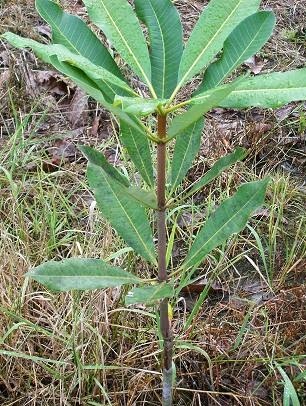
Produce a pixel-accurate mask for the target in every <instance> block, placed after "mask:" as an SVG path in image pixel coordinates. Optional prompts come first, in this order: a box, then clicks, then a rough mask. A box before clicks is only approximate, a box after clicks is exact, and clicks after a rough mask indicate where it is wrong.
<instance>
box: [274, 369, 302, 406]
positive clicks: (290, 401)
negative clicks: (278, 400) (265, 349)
mask: <svg viewBox="0 0 306 406" xmlns="http://www.w3.org/2000/svg"><path fill="white" fill-rule="evenodd" d="M276 367H277V369H278V372H279V373H280V374H281V376H282V378H283V382H284V397H283V406H300V405H301V403H300V401H299V397H298V395H297V393H296V390H295V387H294V386H293V383H292V382H291V380H290V378H289V376H288V375H287V374H286V372H285V371H284V369H283V368H282V367H281V366H280V365H278V364H277V363H276Z"/></svg>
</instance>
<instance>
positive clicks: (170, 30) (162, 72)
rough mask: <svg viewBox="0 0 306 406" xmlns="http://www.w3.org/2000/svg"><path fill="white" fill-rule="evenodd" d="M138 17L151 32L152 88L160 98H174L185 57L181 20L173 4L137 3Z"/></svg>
mask: <svg viewBox="0 0 306 406" xmlns="http://www.w3.org/2000/svg"><path fill="white" fill-rule="evenodd" d="M135 9H136V13H137V15H138V17H139V18H140V19H141V20H142V21H143V22H144V23H145V24H146V26H147V27H148V30H149V39H150V59H151V66H152V85H153V88H154V90H155V92H156V94H157V97H160V98H168V97H170V96H171V93H172V92H173V90H174V88H175V86H176V84H177V77H178V69H179V65H180V61H181V57H182V53H183V30H182V24H181V20H180V16H179V14H178V12H177V10H176V8H175V6H174V4H173V3H172V1H170V0H163V1H160V0H146V1H143V0H135Z"/></svg>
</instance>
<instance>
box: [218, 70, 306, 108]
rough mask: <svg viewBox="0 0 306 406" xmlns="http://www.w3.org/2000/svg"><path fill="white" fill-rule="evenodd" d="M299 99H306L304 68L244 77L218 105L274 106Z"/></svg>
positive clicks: (235, 106) (240, 106) (234, 106)
mask: <svg viewBox="0 0 306 406" xmlns="http://www.w3.org/2000/svg"><path fill="white" fill-rule="evenodd" d="M299 100H306V68H302V69H296V70H291V71H288V72H275V73H267V74H264V75H257V76H255V77H252V78H249V79H246V80H244V81H242V82H240V84H239V85H238V86H237V88H236V89H235V90H234V91H233V92H232V94H230V95H228V96H227V97H226V98H225V99H224V100H222V101H221V102H220V106H222V107H229V108H243V107H267V108H276V107H280V106H283V105H284V104H287V103H290V102H292V101H299Z"/></svg>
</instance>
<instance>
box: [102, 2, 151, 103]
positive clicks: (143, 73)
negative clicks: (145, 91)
mask: <svg viewBox="0 0 306 406" xmlns="http://www.w3.org/2000/svg"><path fill="white" fill-rule="evenodd" d="M99 1H100V3H101V4H102V7H103V9H104V10H105V12H106V14H107V15H108V17H109V18H110V20H111V22H112V24H113V27H114V28H115V29H116V31H117V33H118V34H119V36H120V38H121V40H122V41H123V43H124V44H125V46H126V47H127V49H128V50H129V52H130V54H131V55H132V57H133V59H134V62H135V63H136V65H137V66H138V68H139V70H140V71H141V73H142V75H143V77H144V79H145V81H146V83H147V85H148V87H149V89H150V90H151V92H152V90H153V88H152V84H151V82H150V80H149V79H148V77H147V75H146V73H145V71H144V70H143V68H142V66H141V65H140V64H139V62H138V60H137V58H136V57H135V55H134V53H133V51H132V49H131V48H130V46H129V44H128V43H127V42H126V40H125V38H124V36H123V35H122V34H121V31H120V29H119V28H118V26H117V24H116V21H114V19H113V18H112V16H111V14H110V13H109V11H108V9H107V8H106V7H105V6H104V3H103V1H102V0H99ZM152 96H153V97H154V98H155V99H156V98H157V96H156V94H155V92H154V90H153V93H152Z"/></svg>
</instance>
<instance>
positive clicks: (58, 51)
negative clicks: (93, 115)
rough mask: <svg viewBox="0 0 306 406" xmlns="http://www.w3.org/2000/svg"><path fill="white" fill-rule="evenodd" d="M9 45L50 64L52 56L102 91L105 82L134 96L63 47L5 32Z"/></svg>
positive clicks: (115, 79) (118, 82)
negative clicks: (82, 75)
mask: <svg viewBox="0 0 306 406" xmlns="http://www.w3.org/2000/svg"><path fill="white" fill-rule="evenodd" d="M2 37H3V38H4V39H6V40H7V41H8V42H9V43H10V44H12V45H13V46H15V47H17V48H31V49H32V51H33V52H34V53H35V54H37V55H38V57H39V58H41V59H42V60H43V61H46V62H50V58H51V57H52V56H56V57H57V59H58V60H59V61H60V62H68V63H69V64H70V65H72V66H74V67H76V68H78V69H80V70H82V71H83V72H85V73H86V75H87V76H88V77H89V78H90V79H91V80H92V81H94V82H95V83H96V84H99V82H100V83H101V86H102V89H101V90H103V86H104V84H105V82H107V83H108V84H109V85H110V86H111V85H113V86H115V88H116V89H118V88H120V89H121V90H122V92H123V93H124V94H130V95H135V93H134V91H133V90H132V89H131V88H130V87H129V86H128V85H127V84H126V83H125V82H124V81H122V80H121V79H119V78H118V77H117V76H115V75H113V74H112V73H111V72H109V71H108V70H106V69H104V68H102V67H101V66H97V65H94V64H93V63H92V62H90V61H89V60H88V59H86V58H84V57H83V56H82V55H76V54H74V53H72V52H71V51H69V49H67V48H65V47H64V46H63V45H58V44H55V45H44V44H41V43H40V42H37V41H34V40H32V39H29V38H23V37H19V36H18V35H15V34H13V33H10V32H7V33H5V34H3V36H2Z"/></svg>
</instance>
